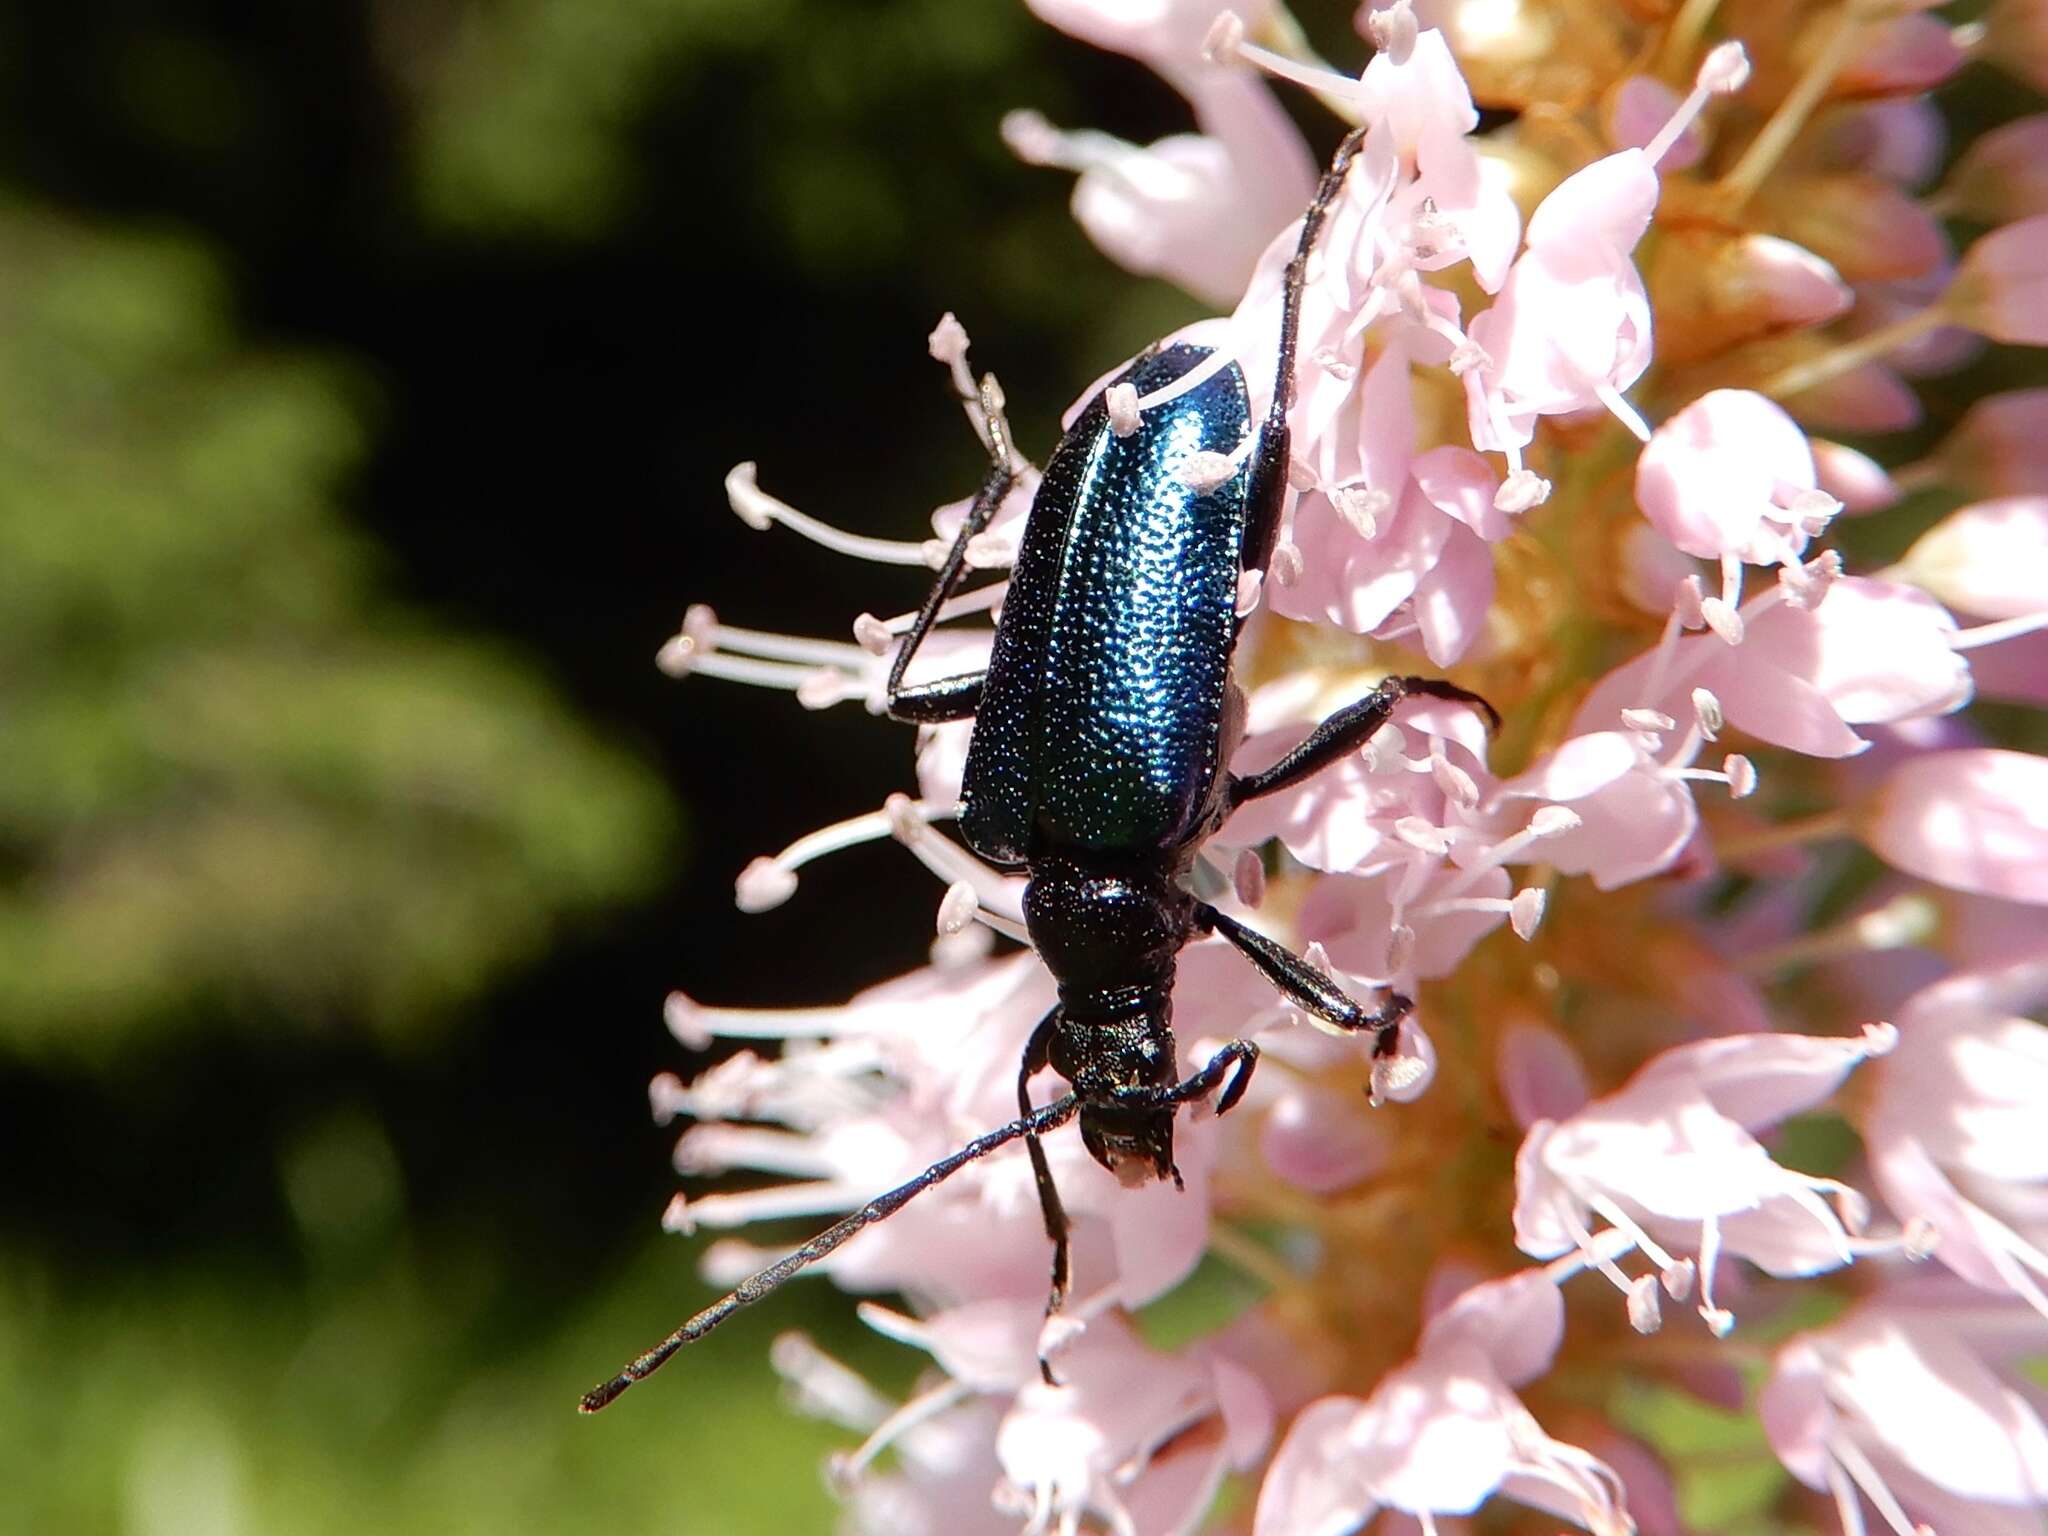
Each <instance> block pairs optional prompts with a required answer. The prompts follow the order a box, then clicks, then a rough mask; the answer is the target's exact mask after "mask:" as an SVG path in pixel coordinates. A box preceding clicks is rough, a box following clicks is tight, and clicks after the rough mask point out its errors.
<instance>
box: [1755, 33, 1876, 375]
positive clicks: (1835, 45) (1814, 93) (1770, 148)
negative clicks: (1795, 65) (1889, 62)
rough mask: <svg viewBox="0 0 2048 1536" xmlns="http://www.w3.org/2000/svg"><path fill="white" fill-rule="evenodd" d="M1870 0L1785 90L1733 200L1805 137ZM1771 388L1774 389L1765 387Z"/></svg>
mask: <svg viewBox="0 0 2048 1536" xmlns="http://www.w3.org/2000/svg"><path fill="white" fill-rule="evenodd" d="M1864 9H1865V6H1864V0H1846V3H1845V4H1844V5H1843V6H1842V9H1841V11H1840V12H1839V13H1838V14H1837V15H1836V17H1835V24H1834V28H1833V30H1832V31H1830V32H1829V34H1828V37H1827V41H1826V42H1824V43H1823V44H1822V45H1821V47H1820V50H1819V52H1817V53H1816V54H1815V55H1814V56H1813V62H1812V63H1810V64H1808V65H1807V66H1806V71H1805V73H1804V74H1802V75H1800V77H1799V79H1798V80H1797V81H1795V82H1794V83H1793V86H1792V89H1791V90H1789V91H1787V92H1786V93H1785V99H1784V100H1783V101H1781V102H1779V103H1778V110H1777V111H1775V112H1773V113H1772V114H1771V117H1770V121H1769V122H1767V123H1765V124H1764V126H1763V127H1762V129H1761V130H1759V131H1758V133H1757V136H1756V137H1755V138H1754V139H1752V140H1751V141H1750V144H1749V147H1748V148H1747V149H1745V150H1744V151H1743V152H1742V158H1741V159H1739V160H1737V161H1736V162H1735V166H1734V169H1732V170H1730V171H1729V172H1728V174H1727V175H1726V176H1723V177H1722V178H1721V181H1720V190H1721V191H1722V192H1723V193H1725V194H1726V195H1727V197H1728V200H1729V202H1730V204H1731V205H1732V206H1734V207H1738V208H1739V207H1740V206H1741V205H1742V204H1744V203H1746V202H1748V201H1749V199H1750V197H1751V196H1752V195H1753V194H1754V193H1755V192H1756V189H1757V188H1758V187H1760V186H1762V185H1763V184H1764V178H1765V177H1767V176H1769V175H1770V174H1771V172H1772V171H1773V170H1775V169H1777V165H1778V162H1779V161H1780V160H1782V159H1784V157H1785V151H1786V150H1788V149H1790V148H1791V147H1792V141H1793V140H1794V139H1796V138H1798V137H1799V130H1800V129H1802V128H1804V127H1805V126H1806V120H1807V119H1808V118H1810V117H1811V116H1812V115H1813V113H1814V109H1815V108H1816V107H1818V106H1819V105H1820V103H1821V100H1822V98H1823V97H1825V96H1826V95H1827V93H1828V87H1830V86H1831V85H1833V84H1834V83H1835V76H1836V75H1838V74H1840V73H1841V72H1842V70H1843V68H1844V66H1846V65H1847V64H1848V62H1849V60H1850V59H1851V58H1853V57H1854V56H1855V53H1856V48H1857V45H1858V44H1859V43H1861V42H1862V41H1863V22H1864V17H1863V11H1864ZM1765 393H1769V391H1765Z"/></svg>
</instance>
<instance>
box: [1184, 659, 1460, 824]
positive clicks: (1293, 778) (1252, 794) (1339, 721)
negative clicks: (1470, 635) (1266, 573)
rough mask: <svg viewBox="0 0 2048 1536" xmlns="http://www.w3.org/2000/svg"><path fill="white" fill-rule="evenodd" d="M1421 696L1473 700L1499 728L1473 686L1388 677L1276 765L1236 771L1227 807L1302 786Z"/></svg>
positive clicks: (1436, 679) (1435, 679)
mask: <svg viewBox="0 0 2048 1536" xmlns="http://www.w3.org/2000/svg"><path fill="white" fill-rule="evenodd" d="M1417 694H1423V695H1426V696H1427V697H1429V698H1433V699H1450V700H1452V701H1453V702H1455V703H1459V704H1471V705H1473V706H1475V707H1477V708H1478V709H1479V710H1480V711H1481V712H1482V713H1484V714H1485V716H1486V718H1487V721H1488V723H1489V724H1491V725H1492V726H1493V728H1494V729H1495V730H1498V729H1499V728H1500V715H1499V714H1498V713H1496V712H1495V710H1494V707H1493V706H1492V705H1491V704H1489V703H1487V702H1486V700H1484V699H1482V698H1481V697H1480V696H1479V695H1478V694H1476V693H1473V692H1472V691H1471V690H1470V689H1467V688H1460V687H1458V686H1457V684H1455V683H1447V682H1445V681H1444V680H1443V679H1442V678H1440V677H1389V678H1384V679H1382V680H1381V682H1380V685H1379V686H1378V687H1377V688H1375V689H1373V691H1372V692H1371V693H1368V694H1367V695H1366V696H1365V697H1364V698H1362V699H1358V700H1355V701H1353V702H1352V703H1350V704H1347V705H1345V706H1344V707H1343V708H1342V709H1340V710H1338V711H1337V713H1335V714H1334V715H1332V716H1330V718H1329V719H1327V720H1325V721H1324V722H1323V723H1322V724H1321V725H1319V726H1317V727H1316V728H1315V729H1314V730H1313V731H1311V732H1309V736H1308V740H1306V741H1304V742H1303V743H1302V744H1301V745H1300V746H1298V747H1296V748H1295V749H1294V750H1293V751H1292V752H1289V753H1288V754H1287V755H1286V756H1285V757H1283V758H1281V759H1280V761H1279V762H1277V763H1275V764H1274V765H1273V766H1272V767H1270V768H1265V769H1261V770H1260V771H1259V772H1257V773H1248V774H1244V775H1243V776H1239V775H1237V774H1232V775H1231V776H1230V780H1229V782H1228V784H1227V785H1226V787H1225V789H1224V792H1223V793H1224V803H1225V806H1226V808H1227V811H1228V810H1235V809H1236V808H1237V807H1238V806H1240V805H1243V804H1244V803H1245V802H1246V801H1248V800H1257V799H1258V798H1259V797H1260V796H1262V795H1270V794H1273V793H1275V792H1276V791H1278V790H1283V789H1286V788H1288V787H1289V786H1290V785H1293V784H1299V783H1300V782H1301V781H1302V780H1303V779H1305V778H1307V777H1309V775H1311V774H1314V773H1320V772H1321V771H1322V770H1323V769H1325V768H1327V767H1329V766H1330V764H1332V763H1334V762H1337V761H1339V760H1340V759H1342V758H1344V757H1347V756H1349V755H1350V754H1351V753H1353V752H1355V751H1357V750H1358V749H1359V748H1360V747H1362V746H1364V745H1365V744H1366V742H1368V741H1370V740H1371V739H1372V737H1373V734H1374V733H1375V732H1376V731H1378V730H1379V728H1380V727H1381V726H1383V725H1385V724H1386V723H1387V721H1388V719H1389V718H1391V717H1392V715H1393V713H1394V709H1395V707H1396V706H1397V705H1398V704H1400V702H1401V701H1402V700H1403V699H1408V698H1413V697H1415V696H1416V695H1417ZM1227 811H1226V814H1227Z"/></svg>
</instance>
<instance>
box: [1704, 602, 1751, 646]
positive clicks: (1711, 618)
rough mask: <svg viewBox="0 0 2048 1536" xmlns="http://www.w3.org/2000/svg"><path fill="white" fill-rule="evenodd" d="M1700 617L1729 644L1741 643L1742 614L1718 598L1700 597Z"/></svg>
mask: <svg viewBox="0 0 2048 1536" xmlns="http://www.w3.org/2000/svg"><path fill="white" fill-rule="evenodd" d="M1700 618H1701V620H1702V621H1703V622H1704V623H1705V624H1706V626H1707V628H1709V629H1711V630H1712V631H1713V632H1714V633H1715V634H1717V635H1719V636H1720V637H1721V639H1722V640H1724V641H1726V642H1727V643H1728V644H1729V645H1740V644H1742V615H1741V614H1740V613H1739V612H1738V611H1736V610H1735V609H1733V608H1731V607H1729V606H1728V604H1727V603H1725V602H1723V601H1722V600H1721V599H1720V598H1718V597H1703V598H1701V599H1700Z"/></svg>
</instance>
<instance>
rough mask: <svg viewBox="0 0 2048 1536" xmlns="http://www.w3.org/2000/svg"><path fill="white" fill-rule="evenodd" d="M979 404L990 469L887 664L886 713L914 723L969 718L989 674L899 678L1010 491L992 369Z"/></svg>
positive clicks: (1012, 465) (1006, 439)
mask: <svg viewBox="0 0 2048 1536" xmlns="http://www.w3.org/2000/svg"><path fill="white" fill-rule="evenodd" d="M981 409H982V418H983V422H984V423H985V425H986V428H987V438H986V440H987V443H988V455H989V466H988V473H987V474H986V475H984V476H983V477H982V482H981V488H980V489H979V490H978V491H976V492H975V493H974V503H973V505H971V506H970V507H968V509H967V516H966V518H965V519H963V520H962V522H961V524H960V532H959V533H958V534H957V535H956V536H955V537H954V539H953V547H952V548H951V549H949V550H948V551H947V552H946V562H945V564H944V565H942V566H940V567H939V574H938V577H937V579H936V580H934V581H933V582H932V589H931V591H930V592H928V593H926V594H925V599H924V605H923V606H922V607H920V608H919V609H918V610H917V617H916V618H915V619H914V620H912V621H911V625H910V633H909V634H907V635H905V636H904V637H903V643H902V644H901V645H900V646H898V647H897V648H896V659H895V661H893V662H892V663H890V666H889V687H888V703H887V708H888V712H889V715H890V718H892V719H895V720H904V721H908V722H910V723H911V724H914V725H936V724H939V723H940V722H942V721H946V720H965V719H967V718H968V717H969V716H971V715H972V714H973V713H974V711H975V709H976V707H977V706H978V705H979V704H980V703H981V685H982V680H983V678H984V677H985V676H986V675H987V674H985V673H982V672H963V673H961V674H960V675H959V676H957V677H942V678H940V679H938V680H937V681H936V682H929V683H919V684H917V685H916V686H914V687H905V686H904V683H903V674H904V673H905V672H907V671H909V670H910V663H911V661H912V659H913V658H915V657H916V655H917V652H918V647H920V646H922V645H923V644H924V642H925V637H926V636H927V635H929V634H930V633H931V632H932V627H933V626H934V625H935V624H937V623H938V621H939V610H940V609H941V608H942V607H944V606H945V604H946V600H947V599H948V598H950V597H952V595H953V594H954V593H955V592H957V591H958V590H959V588H960V583H961V581H962V580H963V579H965V577H966V575H967V546H968V545H969V544H970V543H972V542H973V541H974V539H975V537H976V535H978V534H980V533H982V532H984V531H985V530H986V529H987V527H988V525H989V523H990V522H991V521H992V520H993V519H994V517H995V515H996V509H997V508H998V507H1000V506H1002V504H1003V498H1005V497H1006V496H1008V495H1009V494H1010V487H1011V486H1012V485H1014V484H1015V483H1016V480H1017V468H1016V462H1015V459H1014V458H1013V456H1012V453H1011V449H1010V424H1009V420H1008V418H1007V417H1005V416H1004V415H1003V399H1002V394H1001V392H1000V391H999V390H998V389H997V388H996V381H995V375H994V374H988V375H985V376H984V377H983V379H982V381H981Z"/></svg>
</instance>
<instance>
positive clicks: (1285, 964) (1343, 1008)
mask: <svg viewBox="0 0 2048 1536" xmlns="http://www.w3.org/2000/svg"><path fill="white" fill-rule="evenodd" d="M1195 923H1196V925H1197V926H1198V927H1202V928H1207V929H1211V930H1213V931H1214V932H1216V933H1220V934H1222V935H1223V937H1224V938H1226V939H1228V940H1229V941H1230V942H1231V943H1232V944H1234V945H1236V946H1237V948H1238V951H1239V953H1241V954H1242V955H1243V956H1244V957H1245V958H1246V959H1247V960H1249V961H1251V963H1252V964H1253V965H1255V966H1257V967H1258V970H1259V974H1260V975H1262V976H1264V977H1265V978H1266V979H1267V980H1268V981H1270V982H1272V983H1273V985H1274V986H1276V987H1278V988H1279V989H1280V990H1281V991H1282V992H1283V993H1285V994H1286V996H1287V999H1288V1001H1289V1002H1291V1003H1293V1004H1294V1005H1295V1006H1296V1007H1297V1008H1300V1009H1302V1010H1303V1011H1304V1012H1307V1013H1312V1014H1314V1015H1315V1016H1316V1017H1317V1018H1319V1019H1321V1020H1322V1021H1323V1022H1324V1023H1326V1024H1333V1025H1335V1026H1336V1027H1337V1028H1338V1029H1344V1030H1352V1031H1355V1032H1359V1033H1363V1032H1365V1031H1368V1030H1369V1031H1371V1032H1372V1035H1373V1045H1372V1053H1373V1055H1375V1056H1389V1055H1392V1054H1393V1051H1394V1043H1395V1041H1396V1039H1397V1038H1398V1037H1399V1034H1400V1028H1401V1021H1402V1020H1403V1019H1405V1018H1406V1017H1408V1015H1409V1014H1410V1013H1411V1012H1412V1011H1414V1008H1415V1004H1414V1003H1413V1002H1412V1001H1411V1000H1410V999H1408V998H1405V997H1403V996H1402V995H1401V994H1400V993H1398V992H1390V993H1388V994H1387V1000H1386V1001H1385V1002H1384V1003H1382V1004H1380V1006H1379V1007H1377V1008H1361V1007H1360V1006H1359V1005H1358V1004H1357V1003H1355V1002H1353V1001H1352V1000H1351V998H1350V997H1348V996H1347V995H1346V994H1345V992H1344V989H1343V988H1342V987H1340V986H1338V985H1337V983H1336V982H1335V981H1333V980H1332V979H1331V978H1330V977H1328V976H1326V975H1324V974H1323V972H1322V971H1320V970H1318V969H1317V968H1316V967H1315V966H1313V965H1310V964H1309V963H1308V962H1307V961H1306V960H1304V959H1302V958H1301V956H1299V955H1297V954H1295V953H1293V952H1292V951H1291V950H1289V949H1287V948H1286V947H1285V946H1283V945H1279V944H1275V943H1274V942H1273V941H1272V940H1271V939H1269V938H1267V937H1266V936H1265V935H1264V934H1263V933H1255V932H1253V931H1252V930H1251V929H1249V928H1247V927H1245V925H1244V924H1243V923H1240V922H1238V921H1237V920H1236V919H1234V918H1231V917H1227V916H1225V915H1224V914H1223V913H1221V912H1218V911H1217V910H1216V909H1215V908H1214V907H1212V906H1209V905H1208V904H1207V903H1205V902H1198V903H1197V904H1196V906H1195Z"/></svg>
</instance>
